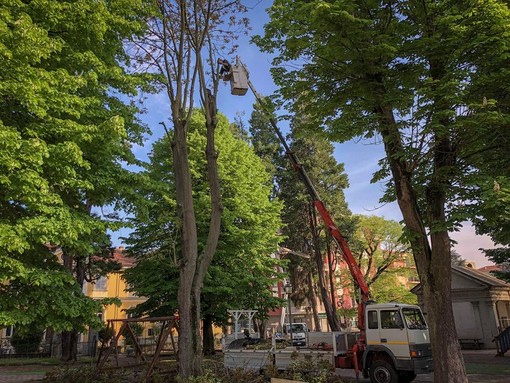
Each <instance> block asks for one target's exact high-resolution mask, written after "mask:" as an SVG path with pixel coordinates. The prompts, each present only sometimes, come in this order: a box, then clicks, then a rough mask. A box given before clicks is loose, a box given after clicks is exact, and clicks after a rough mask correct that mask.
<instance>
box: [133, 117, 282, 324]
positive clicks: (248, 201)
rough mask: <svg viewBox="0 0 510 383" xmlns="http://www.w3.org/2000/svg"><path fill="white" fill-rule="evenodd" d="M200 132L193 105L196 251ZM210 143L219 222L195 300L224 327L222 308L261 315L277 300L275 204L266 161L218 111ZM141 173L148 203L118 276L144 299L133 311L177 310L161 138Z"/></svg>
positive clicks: (167, 163)
mask: <svg viewBox="0 0 510 383" xmlns="http://www.w3.org/2000/svg"><path fill="white" fill-rule="evenodd" d="M203 130H204V117H203V114H202V113H201V112H200V111H199V110H195V111H194V112H193V115H192V119H191V123H190V125H189V130H188V147H189V158H190V167H191V172H192V177H193V180H192V181H193V186H194V206H195V209H196V217H197V228H198V233H199V249H200V250H202V249H203V247H204V246H205V242H206V239H207V233H208V225H209V218H208V214H209V213H208V212H209V209H210V196H209V191H208V186H207V182H206V180H205V178H204V176H203V175H204V174H205V166H206V163H205V158H204V156H203V152H204V147H205V137H204V131H203ZM216 144H217V150H218V152H219V157H218V172H219V177H220V182H221V188H222V205H223V214H222V223H221V225H222V226H221V233H220V239H219V245H218V248H217V251H216V254H215V256H214V259H213V262H212V264H211V266H210V268H209V270H208V272H207V274H206V278H205V284H204V288H203V290H202V299H201V301H202V309H203V314H206V313H207V314H208V315H211V316H212V317H213V318H214V321H215V322H216V323H218V324H226V322H227V320H228V316H227V310H228V309H233V308H236V309H239V308H246V309H248V308H257V309H259V311H260V315H261V316H263V315H266V313H267V311H268V309H270V308H274V307H278V306H279V305H280V302H279V300H278V299H276V298H274V297H272V294H271V289H270V287H271V285H272V284H273V283H274V281H275V278H278V274H277V273H276V272H275V271H274V270H275V266H276V265H277V264H278V261H276V260H274V259H272V258H271V257H270V256H269V255H270V254H271V253H272V252H274V251H276V249H277V246H278V240H279V239H278V235H277V232H278V229H279V227H280V219H279V211H280V209H281V204H280V202H279V201H278V200H276V199H274V200H270V199H269V195H270V192H271V185H270V184H269V182H268V181H269V176H268V174H267V173H266V172H265V169H264V165H263V164H262V162H261V161H260V160H259V159H258V158H257V157H256V156H255V155H254V153H253V151H252V149H251V148H250V147H249V146H248V144H247V143H246V142H244V141H242V140H240V139H238V138H237V137H236V136H235V135H234V134H233V133H232V131H231V129H230V127H229V124H228V121H227V120H226V118H225V117H223V116H219V121H218V127H217V129H216ZM144 176H145V177H147V178H148V179H150V180H151V182H150V184H149V183H148V185H150V187H148V188H147V189H144V190H143V193H144V195H145V196H146V203H145V204H144V205H143V206H140V208H139V209H138V211H137V212H136V215H135V218H134V220H133V227H134V231H133V233H132V234H131V235H130V237H129V238H128V240H127V243H128V244H129V249H128V250H129V252H130V253H131V254H133V255H134V256H135V257H136V258H137V264H136V266H135V267H133V268H131V269H129V270H127V271H126V273H125V274H124V277H125V278H126V280H127V282H128V283H129V284H130V286H131V289H132V290H133V291H136V292H137V294H138V295H140V296H146V297H148V299H147V301H146V302H145V303H143V304H141V305H140V306H138V307H137V308H136V310H135V312H136V314H138V315H142V314H147V313H148V314H151V315H168V313H172V312H174V311H175V310H176V309H177V301H176V296H177V294H176V292H177V287H178V277H179V270H178V265H179V262H180V247H181V242H180V239H179V238H180V237H179V235H178V226H179V225H178V222H176V206H175V185H174V175H173V167H172V160H171V155H170V145H169V141H168V139H167V138H165V139H162V140H160V141H158V142H157V143H156V144H155V145H154V147H153V152H152V155H151V163H150V165H148V167H147V171H146V172H145V174H144Z"/></svg>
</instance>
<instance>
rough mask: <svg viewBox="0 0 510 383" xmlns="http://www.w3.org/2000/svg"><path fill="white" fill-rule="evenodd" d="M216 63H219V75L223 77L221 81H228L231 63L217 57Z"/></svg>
mask: <svg viewBox="0 0 510 383" xmlns="http://www.w3.org/2000/svg"><path fill="white" fill-rule="evenodd" d="M218 65H220V76H222V77H223V81H229V80H230V75H231V70H232V65H230V63H229V62H228V61H227V60H225V59H218Z"/></svg>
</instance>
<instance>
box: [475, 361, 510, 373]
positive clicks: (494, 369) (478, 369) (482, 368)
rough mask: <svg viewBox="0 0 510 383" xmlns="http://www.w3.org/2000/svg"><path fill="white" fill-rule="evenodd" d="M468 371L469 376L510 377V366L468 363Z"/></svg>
mask: <svg viewBox="0 0 510 383" xmlns="http://www.w3.org/2000/svg"><path fill="white" fill-rule="evenodd" d="M466 371H467V373H468V374H477V375H509V376H510V365H504V364H479V363H467V364H466Z"/></svg>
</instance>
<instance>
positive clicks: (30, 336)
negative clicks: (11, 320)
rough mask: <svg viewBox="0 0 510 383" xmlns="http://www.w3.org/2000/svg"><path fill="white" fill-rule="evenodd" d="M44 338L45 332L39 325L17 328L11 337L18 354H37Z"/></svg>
mask: <svg viewBox="0 0 510 383" xmlns="http://www.w3.org/2000/svg"><path fill="white" fill-rule="evenodd" d="M42 336H43V330H42V329H40V328H39V327H38V326H37V325H34V324H31V325H29V326H27V327H16V328H15V329H14V334H12V337H11V345H12V346H13V347H14V349H15V350H16V353H18V354H20V353H28V352H37V351H38V350H39V345H40V344H41V340H42Z"/></svg>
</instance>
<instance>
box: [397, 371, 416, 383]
mask: <svg viewBox="0 0 510 383" xmlns="http://www.w3.org/2000/svg"><path fill="white" fill-rule="evenodd" d="M415 378H416V374H415V373H414V372H412V371H400V376H399V378H398V383H411V382H412V381H413V380H414V379H415Z"/></svg>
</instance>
